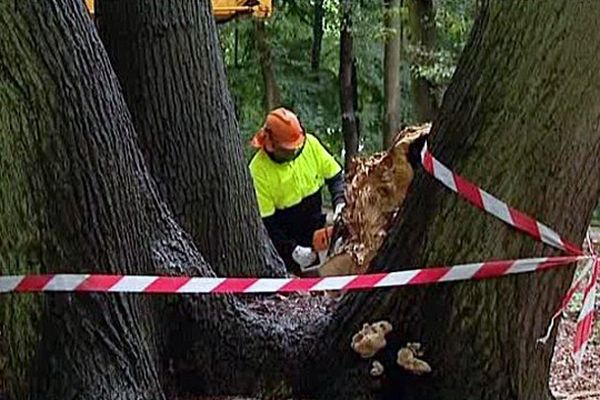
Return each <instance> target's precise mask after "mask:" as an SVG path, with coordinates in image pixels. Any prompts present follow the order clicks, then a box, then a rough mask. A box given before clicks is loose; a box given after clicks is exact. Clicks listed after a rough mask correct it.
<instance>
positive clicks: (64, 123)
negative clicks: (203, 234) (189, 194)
mask: <svg viewBox="0 0 600 400" xmlns="http://www.w3.org/2000/svg"><path fill="white" fill-rule="evenodd" d="M1 7H2V9H1V10H0V18H1V19H2V26H3V27H4V28H3V34H2V35H0V60H1V61H0V65H1V68H0V70H1V71H2V75H1V76H2V85H1V87H2V90H1V91H2V93H3V96H2V100H3V102H2V113H1V114H2V121H3V122H4V123H3V126H4V128H9V129H7V130H6V134H7V136H8V137H10V138H12V139H11V140H8V141H7V143H8V144H9V150H11V149H12V150H16V151H18V152H17V153H16V154H20V155H22V156H24V157H25V160H24V161H23V160H22V161H21V162H23V163H25V165H27V166H28V168H26V169H25V170H23V171H17V172H18V173H17V172H15V168H19V165H18V164H7V165H5V166H4V168H6V170H8V171H13V172H12V173H9V176H10V175H11V174H14V175H15V176H20V177H21V178H22V179H19V180H15V181H7V182H5V183H7V184H8V188H7V189H8V192H11V191H13V189H14V190H15V192H16V193H26V194H27V196H26V197H25V199H27V200H28V203H29V204H30V205H31V206H32V208H31V209H19V205H18V204H13V205H12V206H11V207H9V208H8V209H7V210H6V211H5V212H6V214H5V213H4V212H3V214H2V219H4V218H5V215H7V216H8V215H9V213H10V212H11V210H13V211H15V210H16V211H17V213H18V212H25V213H28V214H32V217H34V218H32V221H35V222H34V223H35V224H34V225H33V226H32V225H31V224H28V225H26V228H28V229H32V230H33V232H34V236H33V238H34V239H33V240H32V242H31V243H30V245H31V246H30V247H29V248H26V247H23V248H20V249H19V248H16V249H13V251H19V250H20V251H21V253H20V254H19V256H20V257H22V258H23V259H24V260H25V263H29V262H33V263H38V262H39V264H41V265H42V270H43V271H48V272H58V271H61V272H79V273H85V272H89V273H94V272H96V273H98V272H109V271H110V272H115V273H144V272H146V273H147V272H151V271H153V268H152V267H153V266H155V265H156V264H157V262H156V259H157V258H160V256H161V254H162V256H164V254H163V250H162V249H161V248H162V247H164V246H167V247H172V248H173V249H177V248H178V247H180V246H178V245H179V243H180V242H181V239H180V237H181V232H175V231H173V230H171V229H166V227H167V226H169V225H171V226H174V224H172V221H171V220H170V218H169V215H168V213H166V210H165V209H164V208H163V207H161V206H160V204H161V203H160V202H159V201H158V198H157V194H156V192H155V191H154V190H152V189H151V187H150V185H148V180H149V178H148V175H147V174H145V173H144V172H145V171H144V168H143V163H142V159H141V156H140V155H139V152H138V150H137V149H136V148H135V147H134V146H133V145H132V144H133V142H132V141H131V140H129V139H131V137H132V135H133V126H132V125H131V123H130V120H129V117H128V112H127V109H126V107H125V102H124V101H123V98H122V96H120V90H119V87H118V83H117V80H116V78H115V77H114V75H113V74H112V71H111V69H110V66H109V65H110V64H109V60H108V57H107V56H106V53H105V52H104V51H103V50H102V48H101V45H100V40H99V38H98V36H97V34H96V31H95V29H94V27H93V25H92V22H91V20H90V18H89V16H88V14H87V11H86V10H85V8H84V3H83V2H81V1H59V2H53V3H50V2H18V3H14V2H8V1H6V2H2V3H1ZM124 163H127V164H130V165H134V166H136V168H131V169H121V168H120V167H121V166H123V164H124ZM159 227H160V229H159ZM13 228H14V233H13V237H19V235H21V234H22V233H23V232H27V231H23V228H22V227H19V226H14V227H13ZM31 250H33V251H31ZM38 250H39V252H37V251H38ZM178 250H180V251H186V249H184V248H179V249H178ZM3 258H4V255H3ZM45 300H46V310H47V312H46V314H45V319H44V322H43V329H42V332H41V337H42V338H41V343H40V346H39V349H38V354H37V360H36V362H35V364H34V365H35V369H34V371H35V373H34V376H33V379H32V393H31V395H30V398H33V399H37V398H40V399H45V398H56V399H59V398H60V399H63V398H78V399H88V398H89V399H92V398H94V399H96V398H139V399H160V398H164V397H163V394H162V389H161V374H160V372H159V370H160V368H159V365H158V364H157V360H156V354H157V346H158V344H157V342H156V341H155V340H154V339H153V335H154V334H155V325H154V322H153V320H152V314H151V313H150V312H149V306H150V303H149V301H148V299H145V298H140V297H137V298H136V297H132V296H102V295H89V296H74V295H56V296H48V297H46V298H45ZM91 346H93V353H92V355H91V356H90V348H91Z"/></svg>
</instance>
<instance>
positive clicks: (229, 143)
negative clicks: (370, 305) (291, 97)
mask: <svg viewBox="0 0 600 400" xmlns="http://www.w3.org/2000/svg"><path fill="white" fill-rule="evenodd" d="M97 14H98V27H99V31H100V34H101V37H102V39H103V41H104V43H105V45H106V48H107V51H108V53H109V56H110V59H111V62H112V65H113V67H114V69H115V72H116V73H117V76H118V77H119V80H120V81H121V84H122V86H123V90H124V94H125V98H126V100H127V103H128V105H129V109H130V110H131V114H132V117H133V121H134V124H135V127H136V131H137V133H138V136H137V138H138V143H139V145H140V147H141V149H142V151H143V154H144V158H145V160H146V162H147V164H148V166H149V168H150V171H151V174H152V176H153V178H154V179H155V180H156V182H157V184H158V187H159V189H160V192H161V195H162V196H163V198H165V199H166V201H167V203H168V205H169V207H170V209H171V210H172V211H173V213H174V214H175V216H176V218H177V220H178V222H179V223H180V224H181V225H182V226H183V227H184V228H185V230H186V231H187V232H189V233H190V234H191V235H192V237H193V238H194V241H195V243H196V244H197V245H198V247H199V248H200V250H201V252H202V254H203V255H204V256H205V257H206V258H207V261H209V262H210V263H211V265H212V266H213V267H214V270H215V271H216V272H217V274H218V275H223V276H224V275H246V276H261V275H283V274H284V273H285V270H284V268H283V264H282V263H281V262H280V260H278V258H277V256H276V252H275V250H274V248H273V247H272V245H271V244H270V243H269V240H268V238H267V235H266V230H265V229H264V227H263V224H262V221H261V220H260V217H259V214H258V211H257V210H258V207H257V205H256V198H255V193H254V189H253V187H252V180H251V179H250V175H249V172H248V169H247V166H246V163H245V162H244V158H243V152H242V141H241V135H240V132H239V127H238V124H237V120H236V118H235V113H234V109H233V103H232V101H231V96H230V94H229V90H228V88H227V81H226V76H225V70H224V66H223V63H222V59H221V57H220V56H218V55H219V52H220V49H219V47H218V40H217V33H216V28H215V22H214V19H213V18H212V16H211V8H210V4H209V3H208V2H200V1H191V2H182V1H162V0H157V1H150V2H148V1H141V0H126V1H121V0H102V1H98V5H97ZM257 24H262V23H257ZM258 32H262V35H264V28H263V27H262V25H261V27H260V28H259V27H258V25H257V36H258ZM207 38H210V40H207ZM265 40H266V39H265V38H264V37H263V39H262V42H265ZM259 42H261V41H260V40H259ZM259 47H260V46H259ZM266 51H267V53H268V48H267V50H266ZM268 60H269V62H270V57H269V58H268ZM268 68H269V69H270V70H271V66H270V64H269V67H268ZM271 72H272V71H271ZM271 75H272V74H271ZM271 75H269V76H271ZM268 86H269V87H271V85H268ZM269 93H270V92H269ZM274 93H276V95H275V96H273V101H276V102H277V103H278V102H279V100H275V99H278V98H279V94H278V89H277V88H276V84H275V91H274ZM269 98H271V96H269ZM273 104H276V103H273ZM273 104H272V105H273ZM213 155H214V156H213ZM242 221H243V222H242Z"/></svg>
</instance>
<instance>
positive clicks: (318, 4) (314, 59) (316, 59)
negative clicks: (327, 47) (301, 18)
mask: <svg viewBox="0 0 600 400" xmlns="http://www.w3.org/2000/svg"><path fill="white" fill-rule="evenodd" d="M323 1H324V0H316V1H315V5H314V10H315V11H314V15H313V41H312V47H311V53H310V68H311V69H312V71H313V72H314V73H317V72H319V66H320V65H321V44H322V42H323V18H324V16H325V9H324V8H323Z"/></svg>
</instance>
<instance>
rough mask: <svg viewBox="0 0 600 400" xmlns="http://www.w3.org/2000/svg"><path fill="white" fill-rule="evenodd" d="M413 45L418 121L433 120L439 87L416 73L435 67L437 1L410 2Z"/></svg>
mask: <svg viewBox="0 0 600 400" xmlns="http://www.w3.org/2000/svg"><path fill="white" fill-rule="evenodd" d="M407 1H408V10H409V18H408V20H409V25H410V35H411V44H412V45H413V46H414V61H413V72H412V74H411V85H412V96H413V105H414V109H415V114H416V117H417V120H418V121H420V122H430V121H433V120H434V118H435V116H436V113H437V110H438V105H437V99H436V96H435V92H434V90H435V87H434V86H433V84H432V83H431V82H430V81H429V80H427V79H426V78H425V77H423V76H420V75H419V74H418V72H415V70H414V69H415V67H418V66H431V65H432V63H433V55H432V53H433V52H434V51H435V43H436V28H435V8H434V5H433V0H407Z"/></svg>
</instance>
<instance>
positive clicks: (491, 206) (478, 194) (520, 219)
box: [421, 143, 583, 255]
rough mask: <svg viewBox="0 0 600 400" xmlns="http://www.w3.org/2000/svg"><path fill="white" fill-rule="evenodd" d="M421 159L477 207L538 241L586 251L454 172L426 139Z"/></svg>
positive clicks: (577, 252) (575, 250) (428, 169)
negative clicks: (434, 152)
mask: <svg viewBox="0 0 600 400" xmlns="http://www.w3.org/2000/svg"><path fill="white" fill-rule="evenodd" d="M421 162H422V163H423V168H425V170H426V171H427V172H428V173H429V174H431V175H432V176H433V177H435V178H436V179H437V180H438V181H440V182H441V183H443V184H444V186H446V187H447V188H449V189H451V190H452V191H454V192H456V193H458V194H459V195H460V196H461V197H462V198H464V199H465V200H467V201H468V202H469V203H471V204H473V205H474V206H475V207H477V208H479V209H482V210H485V211H486V212H488V213H490V214H492V215H493V216H495V217H496V218H498V219H500V220H502V221H504V222H506V223H507V224H508V225H510V226H512V227H514V228H516V229H518V230H520V231H522V232H525V233H527V234H529V235H530V236H533V237H534V238H535V239H537V240H538V241H541V242H544V243H546V244H548V245H550V246H553V247H556V248H558V249H560V250H563V251H565V252H567V253H568V254H576V255H580V254H583V252H582V251H581V249H580V248H579V246H576V245H574V244H573V243H570V242H569V241H567V240H565V239H564V238H562V237H561V236H560V235H559V234H558V233H556V232H555V231H554V230H553V229H551V228H550V227H548V226H547V225H545V224H542V223H541V222H539V221H536V220H535V219H533V218H531V217H530V216H528V215H526V214H524V213H522V212H521V211H519V210H517V209H515V208H512V207H510V206H509V205H508V204H506V203H505V202H503V201H502V200H500V199H498V198H496V197H495V196H492V195H491V194H489V193H488V192H486V191H485V190H483V189H481V188H480V187H478V186H477V185H475V184H473V183H472V182H469V181H468V180H466V179H464V178H463V177H461V176H460V175H458V174H455V173H454V172H452V171H451V170H450V169H449V168H448V167H446V166H445V165H444V164H442V163H441V162H439V161H438V160H437V159H436V158H434V157H433V155H432V154H431V153H430V152H429V150H428V149H427V143H425V145H424V146H423V150H422V151H421Z"/></svg>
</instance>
